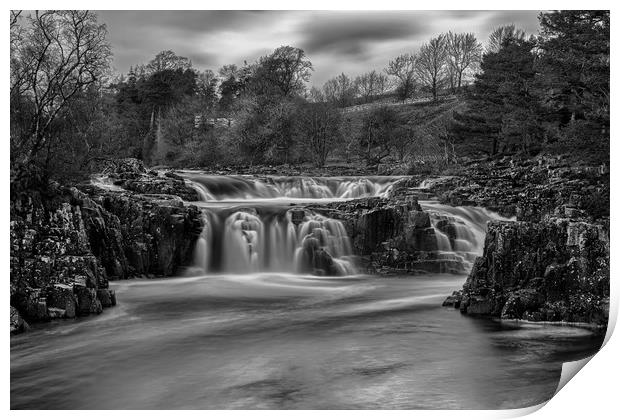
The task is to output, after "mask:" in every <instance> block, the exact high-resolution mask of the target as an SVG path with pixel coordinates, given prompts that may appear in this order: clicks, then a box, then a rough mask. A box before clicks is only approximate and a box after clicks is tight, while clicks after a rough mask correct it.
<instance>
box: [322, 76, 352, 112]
mask: <svg viewBox="0 0 620 420" xmlns="http://www.w3.org/2000/svg"><path fill="white" fill-rule="evenodd" d="M323 94H324V95H325V100H326V101H329V102H332V103H334V104H336V105H337V106H339V107H341V108H343V107H346V106H349V105H351V104H352V103H353V100H354V99H355V95H356V94H357V87H356V86H355V83H354V82H353V80H351V78H350V77H349V76H347V75H346V74H344V73H341V74H340V75H339V76H336V77H334V78H333V79H330V80H328V81H327V82H325V84H324V85H323Z"/></svg>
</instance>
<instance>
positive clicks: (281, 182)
mask: <svg viewBox="0 0 620 420" xmlns="http://www.w3.org/2000/svg"><path fill="white" fill-rule="evenodd" d="M179 174H180V175H181V176H183V177H184V178H185V179H187V180H188V181H190V182H191V183H192V185H193V186H194V188H196V190H197V191H198V193H199V195H200V197H201V201H226V200H252V199H254V200H256V199H277V198H296V199H352V198H363V197H375V196H379V197H383V196H385V195H386V194H388V192H389V191H390V189H391V188H392V185H393V184H394V182H395V181H397V180H398V179H400V177H386V176H375V177H283V176H273V177H261V178H256V177H249V176H240V175H239V176H234V175H227V176H218V175H206V174H202V173H199V172H193V171H182V172H179Z"/></svg>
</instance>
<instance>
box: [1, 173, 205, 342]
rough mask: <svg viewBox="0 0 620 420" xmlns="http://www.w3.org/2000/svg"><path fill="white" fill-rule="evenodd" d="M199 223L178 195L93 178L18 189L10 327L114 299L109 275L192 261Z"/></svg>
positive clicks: (168, 269)
mask: <svg viewBox="0 0 620 420" xmlns="http://www.w3.org/2000/svg"><path fill="white" fill-rule="evenodd" d="M130 169H132V170H134V169H135V168H133V167H132V168H130ZM138 169H139V167H138ZM201 230H202V219H201V217H200V211H199V210H198V209H197V208H196V207H195V206H186V205H184V204H183V202H182V201H181V200H180V199H179V198H178V196H170V195H146V194H135V193H132V192H124V191H107V190H103V189H100V188H97V187H94V186H90V185H84V186H79V188H75V187H72V188H66V187H59V186H53V185H52V186H50V188H49V189H48V190H47V191H44V192H40V191H27V192H20V193H17V192H15V193H14V194H12V197H11V256H10V258H11V264H10V265H11V282H10V285H11V290H10V291H11V306H12V309H11V331H13V332H19V331H22V330H23V329H24V326H25V325H27V324H25V323H21V322H20V321H19V320H20V319H21V317H23V319H25V321H26V322H36V321H45V320H50V319H55V318H73V317H75V316H79V315H87V314H96V313H100V312H101V311H102V310H103V308H105V307H107V306H113V305H115V304H116V296H115V294H114V291H113V290H109V289H108V279H118V278H127V277H132V276H139V275H162V276H163V275H171V274H174V273H175V271H176V270H177V269H178V268H179V267H181V266H183V265H186V264H188V263H189V261H188V259H189V258H191V250H192V248H193V244H194V241H195V240H196V239H197V238H198V236H199V235H200V232H201ZM14 312H15V313H14ZM16 315H17V316H16Z"/></svg>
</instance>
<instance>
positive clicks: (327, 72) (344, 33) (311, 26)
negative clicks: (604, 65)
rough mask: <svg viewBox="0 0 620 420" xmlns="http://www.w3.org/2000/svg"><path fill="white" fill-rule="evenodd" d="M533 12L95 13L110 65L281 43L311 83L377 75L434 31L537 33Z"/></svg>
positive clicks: (232, 54)
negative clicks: (296, 50) (299, 57)
mask: <svg viewBox="0 0 620 420" xmlns="http://www.w3.org/2000/svg"><path fill="white" fill-rule="evenodd" d="M538 13H539V12H538V11H507V10H502V11H381V12H379V11H100V12H99V19H100V20H101V21H103V22H105V23H106V24H107V25H108V32H109V38H110V41H111V43H112V48H113V51H114V67H115V69H116V71H117V72H121V73H126V72H127V70H128V69H129V66H131V65H134V64H139V63H146V62H148V61H149V60H150V59H151V58H152V57H153V56H154V55H155V54H157V53H158V52H159V51H162V50H173V51H174V52H176V53H177V54H178V55H182V56H185V57H188V58H190V59H191V60H192V63H193V64H194V67H196V68H198V69H200V70H204V69H212V70H214V71H217V69H218V68H219V67H221V66H222V65H224V64H230V63H235V64H238V65H241V64H243V61H244V60H247V61H248V62H253V61H255V60H256V59H257V58H258V57H260V56H262V55H266V54H268V53H269V52H271V51H273V50H274V49H275V48H277V47H279V46H281V45H292V46H295V47H300V48H303V49H304V51H305V52H306V54H307V55H308V57H309V58H310V60H311V61H312V63H313V65H314V73H313V76H312V79H311V83H312V84H315V85H320V84H322V83H324V82H325V81H326V80H327V79H329V78H330V77H332V76H335V75H336V74H339V73H340V72H345V73H347V74H350V75H357V74H360V73H363V72H365V71H368V70H371V69H376V70H382V69H383V68H385V66H386V64H387V62H388V61H389V60H390V59H391V58H393V57H395V56H397V55H399V54H402V53H405V52H415V50H416V49H417V48H418V47H419V46H420V45H421V44H422V43H424V42H425V41H426V40H428V39H429V38H431V37H432V36H435V35H437V34H439V33H441V32H447V31H449V30H451V31H456V32H474V33H475V34H476V36H477V37H478V39H480V40H484V41H486V39H487V38H488V35H489V33H490V32H491V30H492V29H493V28H495V27H497V26H499V25H503V24H510V23H514V24H515V25H517V26H519V27H521V28H522V29H524V30H525V31H526V32H528V33H536V32H537V30H538V20H537V15H538Z"/></svg>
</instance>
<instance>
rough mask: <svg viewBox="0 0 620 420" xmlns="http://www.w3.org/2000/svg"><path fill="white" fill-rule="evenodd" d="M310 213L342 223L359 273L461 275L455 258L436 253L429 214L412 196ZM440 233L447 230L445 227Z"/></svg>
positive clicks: (322, 208) (340, 204)
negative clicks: (357, 257) (355, 256)
mask: <svg viewBox="0 0 620 420" xmlns="http://www.w3.org/2000/svg"><path fill="white" fill-rule="evenodd" d="M404 187H406V186H403V188H404ZM396 197H397V198H396ZM310 209H311V210H313V211H316V212H319V213H321V214H323V215H325V216H327V217H331V218H333V219H337V220H340V221H341V222H342V223H343V224H344V226H345V228H346V231H347V233H348V236H349V237H350V238H351V245H352V247H353V252H354V254H355V255H357V256H359V257H360V261H358V264H357V265H358V268H360V269H361V270H362V271H364V272H367V273H382V274H391V273H411V274H416V273H428V272H435V273H466V272H467V266H466V263H465V262H464V261H463V260H462V259H461V258H458V257H457V256H456V255H454V254H452V255H450V254H448V255H446V253H442V252H441V251H438V249H439V246H438V244H437V235H436V232H435V229H434V228H433V227H432V225H431V218H430V215H429V214H428V213H427V212H425V211H423V210H422V208H421V207H420V205H419V204H418V200H417V197H415V196H411V195H409V196H404V195H395V196H394V198H378V197H373V198H361V199H356V200H351V201H346V202H336V203H331V204H329V205H324V206H320V207H318V206H317V207H311V208H310ZM443 228H444V229H445V231H446V232H449V231H451V226H450V225H449V222H448V223H446V224H445V226H443ZM454 231H455V230H454V229H452V232H454ZM452 239H454V238H452Z"/></svg>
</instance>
